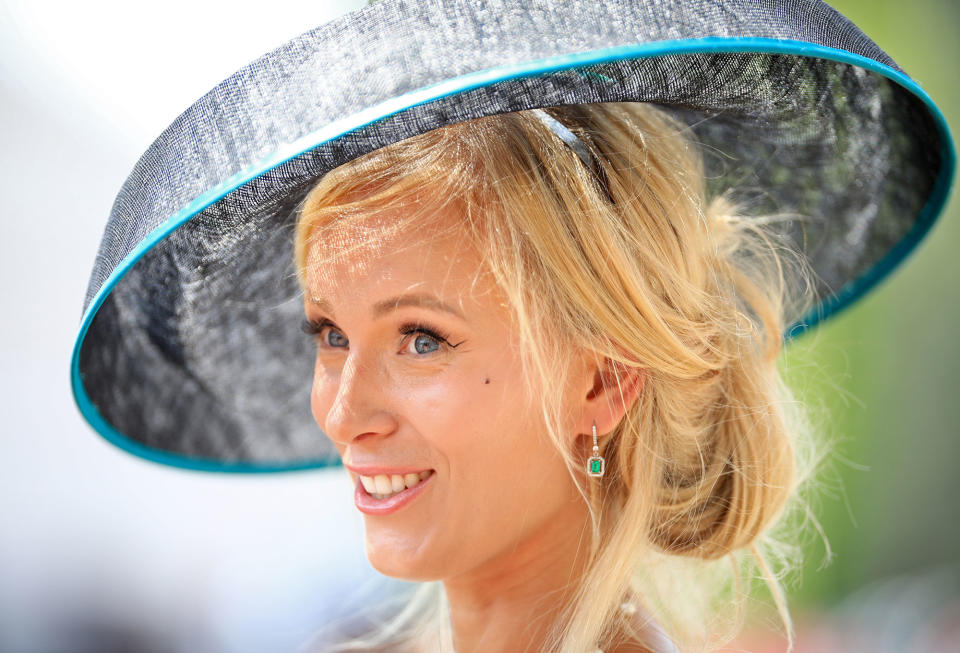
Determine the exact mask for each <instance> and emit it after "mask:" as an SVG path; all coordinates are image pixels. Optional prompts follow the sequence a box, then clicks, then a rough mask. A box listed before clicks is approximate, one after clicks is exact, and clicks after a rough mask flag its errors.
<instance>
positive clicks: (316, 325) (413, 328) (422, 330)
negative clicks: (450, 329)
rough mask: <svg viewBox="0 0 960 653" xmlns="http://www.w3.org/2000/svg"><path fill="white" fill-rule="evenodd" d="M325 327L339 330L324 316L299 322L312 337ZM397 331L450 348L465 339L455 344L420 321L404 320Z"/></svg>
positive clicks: (437, 330)
mask: <svg viewBox="0 0 960 653" xmlns="http://www.w3.org/2000/svg"><path fill="white" fill-rule="evenodd" d="M327 327H330V328H331V329H335V330H336V331H338V332H339V331H340V329H339V328H338V327H337V325H336V324H334V323H333V322H331V321H330V320H328V319H326V318H323V319H320V320H316V321H315V320H310V319H308V318H304V320H303V321H302V322H301V323H300V330H301V331H303V332H304V333H305V334H307V335H308V336H313V337H314V338H316V337H318V336H319V335H320V334H321V333H322V332H323V330H324V329H326V328H327ZM398 331H399V332H400V333H401V334H403V335H404V336H408V335H412V334H422V335H425V336H427V337H429V338H432V339H434V340H436V341H437V343H439V344H440V345H441V346H446V347H450V348H451V349H456V348H457V347H459V346H460V345H462V344H463V343H464V342H465V341H460V342H458V343H457V344H453V343H451V342H450V340H449V337H450V336H449V334H447V333H444V332H443V331H441V330H440V329H437V328H435V327H431V326H428V325H426V324H423V323H422V322H405V323H404V324H402V325H400V327H399V329H398ZM341 337H343V338H344V340H347V339H346V337H345V336H342V332H341ZM347 342H349V340H347ZM323 345H325V346H329V347H330V348H331V349H342V347H336V346H331V345H329V343H327V342H324V343H323ZM432 353H436V351H433V352H426V353H425V354H424V355H426V354H432Z"/></svg>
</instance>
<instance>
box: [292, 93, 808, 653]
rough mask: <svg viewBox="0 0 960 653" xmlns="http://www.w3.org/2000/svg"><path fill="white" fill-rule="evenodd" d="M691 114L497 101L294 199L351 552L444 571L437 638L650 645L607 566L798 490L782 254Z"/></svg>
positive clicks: (723, 526)
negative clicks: (782, 360) (299, 202)
mask: <svg viewBox="0 0 960 653" xmlns="http://www.w3.org/2000/svg"><path fill="white" fill-rule="evenodd" d="M554 116H557V117H559V118H560V119H559V120H557V119H556V118H555V117H554ZM565 128H568V129H569V130H571V131H568V130H567V129H565ZM572 130H576V132H579V133H582V134H585V136H584V137H583V139H582V140H581V141H580V142H581V144H582V145H583V147H584V148H585V149H586V150H587V151H590V152H594V153H595V154H596V160H595V162H594V161H593V160H591V159H587V161H583V160H581V159H580V158H579V157H578V155H577V153H576V151H575V150H574V149H573V148H572V147H570V146H569V145H568V144H567V143H566V142H565V141H564V140H563V138H562V136H563V135H565V134H572V133H573V131H572ZM685 131H686V130H685V127H684V126H683V125H681V124H678V123H676V122H674V121H672V120H670V119H669V117H667V116H666V115H665V114H664V113H662V112H661V111H659V110H657V109H654V108H653V107H651V106H649V105H642V104H633V105H620V104H601V105H585V106H582V107H578V108H576V109H569V108H567V109H554V110H551V113H549V114H548V113H546V112H543V111H539V110H538V111H533V112H530V111H528V112H523V113H519V114H507V115H504V116H493V117H490V118H484V119H479V120H475V121H471V122H468V123H459V124H457V125H454V126H451V127H446V128H442V129H438V130H435V131H431V132H428V133H426V134H424V135H422V136H419V137H414V138H412V139H409V140H406V141H403V142H400V143H398V144H396V145H392V146H388V147H386V148H383V149H381V150H377V151H375V152H374V153H372V154H370V155H367V156H366V157H363V158H361V159H357V160H355V161H353V162H351V163H348V164H346V165H344V166H341V167H339V168H337V169H336V170H334V171H332V172H330V173H328V174H327V175H326V176H325V177H324V178H323V179H322V180H321V181H320V183H319V184H318V185H317V186H316V187H315V188H314V189H313V190H312V191H311V192H310V193H309V194H308V195H307V198H306V201H305V203H304V206H303V209H302V211H301V218H300V222H299V225H298V231H297V240H296V243H297V255H296V260H297V269H298V270H300V271H301V277H302V280H303V285H304V298H305V303H304V306H305V312H306V316H307V329H306V330H307V331H308V332H309V333H311V334H315V335H316V337H317V355H316V371H315V374H314V382H313V393H312V395H311V399H312V406H313V414H314V417H315V419H316V420H317V424H318V425H319V426H320V428H321V429H322V430H323V432H324V433H326V434H327V436H328V437H329V438H330V439H331V440H332V441H333V443H334V445H335V446H336V447H337V449H338V451H339V453H340V456H341V458H342V459H343V462H344V465H345V466H346V468H347V469H348V470H349V472H350V473H351V476H352V477H353V479H354V482H355V484H356V488H357V489H356V505H357V507H358V508H359V510H360V511H361V512H363V513H364V514H365V523H366V545H367V555H368V557H369V558H370V561H371V563H372V564H373V565H374V567H376V568H377V569H378V570H380V571H381V572H383V573H384V574H386V575H388V576H394V577H399V578H407V579H412V580H442V581H443V585H444V590H445V595H446V597H447V599H448V600H449V602H450V615H451V619H452V625H453V641H454V643H455V644H456V650H457V651H475V650H494V651H500V650H503V651H508V650H524V649H525V648H527V649H529V650H554V649H555V644H554V641H553V640H554V639H555V640H556V644H559V643H560V642H565V643H566V645H567V647H568V650H588V648H587V646H588V643H589V642H591V641H597V640H598V639H601V638H602V639H603V643H602V648H603V649H604V650H616V651H627V650H647V649H646V648H644V647H643V644H642V641H641V636H640V635H639V633H640V632H641V631H642V627H643V621H642V620H640V619H638V618H636V617H635V615H631V616H634V618H633V619H624V615H622V614H620V613H619V607H620V606H621V604H623V603H625V602H629V601H631V600H633V599H629V598H627V597H629V596H632V595H633V592H634V590H635V588H633V587H631V585H630V581H631V576H630V575H629V574H626V573H624V572H623V571H620V572H619V573H617V572H613V573H612V570H626V569H638V568H640V566H641V561H642V560H643V558H644V554H645V553H646V552H647V551H648V550H649V549H650V548H651V546H655V547H656V548H658V549H660V550H663V551H667V552H669V553H671V554H676V555H682V554H686V555H691V556H694V557H698V558H706V559H710V558H714V557H718V556H721V555H725V554H727V553H729V552H732V551H735V550H738V549H742V548H744V547H745V546H747V545H749V544H751V543H752V542H753V541H754V539H755V538H756V537H757V536H758V535H759V534H760V533H761V532H763V531H764V530H765V529H766V527H767V526H768V525H769V524H770V522H771V521H772V520H773V519H774V518H775V517H776V516H777V515H778V514H779V512H780V510H781V508H782V506H783V505H784V502H785V500H786V499H787V497H788V496H789V495H790V494H791V492H792V491H793V489H794V483H795V474H794V469H793V451H792V448H793V444H792V441H793V440H794V438H795V436H796V434H795V433H791V432H790V431H789V430H788V425H787V423H786V420H785V417H784V415H783V412H782V406H783V404H784V403H785V397H783V396H781V386H780V384H779V382H778V374H777V370H776V358H777V353H778V352H779V350H780V346H781V340H780V333H781V332H782V330H783V328H784V322H783V318H782V317H781V314H782V312H783V310H782V309H783V307H782V304H783V296H784V294H785V289H784V288H783V283H784V278H783V274H782V271H781V270H779V269H778V265H779V264H780V261H779V260H778V258H777V252H776V250H775V249H774V248H773V247H772V243H770V242H767V241H765V240H764V239H763V237H762V235H761V234H759V233H758V232H755V230H754V229H753V228H752V227H751V225H750V223H749V221H747V220H741V219H738V218H737V217H736V216H735V215H733V214H732V213H731V212H730V210H729V207H728V206H726V204H725V203H724V202H723V200H718V201H716V202H715V203H714V204H713V205H712V206H710V207H708V206H707V205H706V203H705V200H704V179H703V173H702V165H701V163H700V161H699V158H698V152H697V150H696V148H695V147H694V146H693V145H692V144H691V143H689V142H688V141H687V140H686V138H685V136H684V132H685ZM586 134H589V135H590V137H589V140H587V137H586ZM638 141H639V142H638ZM593 163H595V164H596V168H595V169H593V170H592V169H591V167H592V166H591V167H588V165H590V164H593ZM371 316H373V317H372V318H371ZM592 435H596V436H597V439H596V440H593V438H592V437H591V436H592ZM595 452H596V453H595ZM592 456H596V460H595V462H594V467H591V464H590V462H589V461H590V460H592ZM597 597H604V598H603V599H601V600H597ZM634 602H637V601H636V600H634ZM607 622H610V623H609V625H607ZM601 624H603V625H604V626H606V628H604V629H598V626H599V625H601ZM554 631H555V632H554ZM520 643H523V644H524V645H523V646H521V645H520ZM611 647H612V648H611ZM557 650H559V649H557Z"/></svg>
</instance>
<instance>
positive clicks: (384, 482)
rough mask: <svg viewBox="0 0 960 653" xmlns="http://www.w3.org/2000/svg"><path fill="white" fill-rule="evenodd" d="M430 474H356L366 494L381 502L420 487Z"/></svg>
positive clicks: (430, 471) (430, 470)
mask: <svg viewBox="0 0 960 653" xmlns="http://www.w3.org/2000/svg"><path fill="white" fill-rule="evenodd" d="M432 474H433V470H432V469H428V470H426V471H423V472H420V473H410V474H377V475H376V476H363V475H360V474H358V476H359V477H360V483H361V484H362V485H363V489H364V490H366V491H367V494H369V495H370V496H372V497H373V498H374V499H379V500H383V499H389V498H390V497H392V496H394V495H395V494H399V493H400V492H403V491H404V490H409V489H410V488H413V487H416V486H417V485H420V483H422V482H423V481H425V480H427V479H428V478H429V477H430V476H431V475H432Z"/></svg>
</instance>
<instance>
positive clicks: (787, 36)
mask: <svg viewBox="0 0 960 653" xmlns="http://www.w3.org/2000/svg"><path fill="white" fill-rule="evenodd" d="M607 101H611V102H612V101H617V102H619V101H638V102H654V103H657V104H658V105H660V106H662V107H665V108H667V109H669V110H671V111H672V112H674V113H675V114H676V115H677V116H678V117H679V118H680V119H682V120H683V121H685V122H686V123H687V124H689V125H690V126H691V129H692V131H693V134H694V137H695V139H696V140H697V141H699V142H700V143H702V144H703V148H704V151H705V152H709V153H719V154H718V155H716V156H708V157H707V161H706V163H707V167H708V177H709V179H710V188H709V190H710V192H711V193H720V192H724V191H727V190H729V189H732V190H733V192H734V194H735V195H736V194H739V195H741V196H743V197H750V198H752V200H751V205H752V206H754V207H755V208H756V210H757V211H758V213H764V212H766V213H769V212H770V211H786V212H790V213H795V214H798V215H801V216H805V217H806V218H807V219H806V220H804V221H802V223H797V224H794V225H793V226H791V227H790V229H796V230H797V231H796V232H795V233H794V232H790V233H788V234H786V235H787V236H788V237H789V238H790V240H791V242H794V243H796V246H797V247H798V248H799V249H801V250H802V251H803V253H804V255H805V256H806V257H807V259H808V260H809V261H810V263H811V265H812V267H813V269H814V271H815V272H816V274H817V277H818V280H817V284H818V285H817V292H818V301H819V304H818V305H817V306H816V308H815V309H814V310H813V312H811V313H810V314H809V315H808V316H807V317H806V318H805V319H804V320H803V321H801V322H800V323H797V324H796V325H793V327H792V331H791V333H795V332H797V331H799V330H802V329H804V328H807V327H809V326H810V325H812V324H815V323H816V322H818V321H820V320H823V319H824V318H826V317H827V316H829V315H831V314H833V313H835V312H837V311H838V310H840V309H841V308H843V307H844V306H847V305H849V304H850V303H851V302H853V301H855V300H856V299H857V298H859V297H861V296H862V295H863V294H864V293H866V292H867V291H868V290H870V289H871V288H872V287H873V286H874V285H875V284H876V283H877V282H878V281H879V280H881V279H882V278H883V277H884V276H885V275H887V274H888V273H889V272H890V271H891V270H892V269H893V268H894V267H896V266H897V265H898V264H899V263H900V262H901V261H902V260H903V259H904V257H905V256H906V255H907V254H908V253H909V252H910V251H911V250H912V249H913V247H914V246H915V245H916V244H917V242H919V241H920V239H921V238H922V237H923V236H924V235H925V234H926V232H927V231H928V229H929V228H930V226H931V224H932V223H933V222H934V220H935V219H936V217H937V215H938V214H939V213H940V211H941V208H942V207H943V204H944V202H945V199H946V195H947V191H948V189H949V186H950V184H951V182H952V178H953V173H954V167H955V155H954V152H953V146H952V143H951V140H950V135H949V132H948V129H947V126H946V124H945V123H944V120H943V117H942V115H941V114H940V112H939V111H938V110H937V108H936V106H935V105H934V104H933V102H932V101H931V100H930V99H929V98H928V97H927V95H926V94H925V93H924V92H923V90H921V88H920V87H919V86H918V85H917V84H916V83H915V82H913V81H912V80H911V79H910V78H909V77H908V76H907V75H906V74H905V73H903V72H902V71H901V70H900V68H898V67H897V65H896V64H895V63H894V62H893V61H892V60H891V59H890V57H888V56H887V55H886V54H885V53H884V52H883V51H882V50H880V49H879V48H878V47H877V46H876V45H875V44H874V43H873V42H872V41H871V40H870V39H869V38H867V37H866V36H865V35H864V34H863V33H862V32H860V31H859V30H858V29H857V28H856V27H855V26H854V25H853V24H852V23H851V22H849V21H848V20H847V19H846V18H844V17H843V16H841V15H840V14H838V13H837V12H836V11H834V10H833V9H831V8H830V7H828V6H827V5H826V4H823V3H822V2H819V1H817V0H793V1H788V0H723V1H721V0H523V1H522V2H519V1H510V0H488V1H484V0H383V1H382V2H378V3H376V4H373V5H371V6H368V7H366V8H364V9H362V10H359V11H357V12H354V13H352V14H350V15H347V16H345V17H343V18H341V19H339V20H336V21H334V22H332V23H328V24H326V25H324V26H322V27H320V28H317V29H315V30H313V31H310V32H307V33H306V34H304V35H302V36H300V37H298V38H296V39H294V40H292V41H290V42H289V43H287V44H286V45H284V46H282V47H280V48H278V49H277V50H275V51H273V52H271V53H269V54H267V55H265V56H263V57H261V58H260V59H257V60H256V61H254V62H253V63H251V64H249V65H248V66H246V67H244V68H243V69H241V70H239V71H238V72H236V73H235V74H233V75H232V76H230V77H229V78H228V79H226V80H225V81H223V82H222V83H220V84H219V85H217V86H216V87H215V88H214V89H213V90H211V91H210V92H209V93H207V94H206V95H205V96H204V97H202V98H201V99H200V100H199V101H198V102H197V103H196V104H194V105H193V106H191V107H190V108H189V109H187V110H186V111H185V112H184V113H183V115H181V116H180V117H179V118H178V119H177V120H176V121H175V122H174V123H173V124H172V125H171V126H170V127H169V128H168V129H167V130H166V131H164V132H163V134H161V135H160V137H159V138H158V139H157V140H156V142H154V143H153V145H151V146H150V148H149V149H148V150H147V152H146V153H145V154H144V155H143V157H142V158H141V159H140V160H139V162H138V163H137V165H136V167H135V168H134V170H133V172H132V173H131V174H130V177H129V178H128V179H127V181H126V183H125V184H124V186H123V188H122V189H121V191H120V193H119V195H118V197H117V200H116V203H115V204H114V207H113V211H112V213H111V215H110V219H109V222H108V224H107V227H106V231H105V233H104V236H103V241H102V244H101V246H100V250H99V253H98V254H97V258H96V261H95V263H94V269H93V273H92V275H91V279H90V285H89V289H88V290H87V296H86V303H85V309H84V314H83V318H82V323H81V326H80V331H79V335H78V337H77V341H76V345H75V348H74V352H73V359H72V371H71V373H72V383H73V390H74V394H75V397H76V400H77V403H78V405H79V407H80V410H81V412H82V413H83V415H84V416H85V418H86V419H87V420H88V421H89V422H90V424H91V425H92V426H93V427H94V428H95V429H96V430H97V431H99V432H100V433H101V434H102V435H103V436H104V437H106V438H107V439H108V440H110V441H111V442H113V443H115V444H117V445H119V446H121V447H123V448H124V449H126V450H128V451H130V452H132V453H134V454H137V455H140V456H143V457H145V458H148V459H151V460H154V461H158V462H162V463H167V464H171V465H176V466H180V467H187V468H193V469H205V470H219V471H278V470H289V469H302V468H308V467H321V466H324V465H329V464H334V463H336V461H337V456H336V452H335V451H334V450H333V449H332V447H331V446H330V444H329V442H328V441H327V439H326V438H325V437H324V436H323V434H322V433H321V432H320V430H319V429H318V427H317V425H316V424H315V423H314V421H313V419H312V417H311V415H310V411H309V392H310V381H311V368H312V364H313V352H312V348H313V346H314V345H313V343H312V342H311V341H310V339H309V338H306V337H304V335H303V334H302V333H300V331H299V324H300V320H301V311H302V308H301V304H300V300H299V289H298V287H297V284H296V278H295V274H294V270H293V264H292V255H291V251H292V250H291V243H292V230H293V226H294V223H295V219H296V215H295V213H296V211H295V209H296V207H297V205H298V203H299V202H300V201H301V200H302V199H303V197H304V195H305V193H306V192H307V191H308V189H309V188H310V187H311V185H312V184H313V183H315V182H316V180H317V179H318V178H320V177H321V176H322V175H323V174H324V173H326V172H327V171H329V170H331V169H332V168H334V167H336V166H338V165H340V164H343V163H345V162H347V161H350V160H351V159H354V158H356V157H358V156H360V155H362V154H364V153H366V152H370V151H372V150H374V149H377V148H380V147H383V146H385V145H388V144H390V143H394V142H396V141H399V140H402V139H405V138H408V137H410V136H414V135H416V134H420V133H423V132H426V131H428V130H431V129H434V128H436V127H440V126H442V125H447V124H451V123H455V122H458V121H463V120H468V119H471V118H477V117H480V116H487V115H491V114H497V113H503V112H509V111H517V110H523V109H532V108H537V107H550V106H557V105H567V104H579V103H587V102H607ZM786 335H790V334H789V333H788V334H786Z"/></svg>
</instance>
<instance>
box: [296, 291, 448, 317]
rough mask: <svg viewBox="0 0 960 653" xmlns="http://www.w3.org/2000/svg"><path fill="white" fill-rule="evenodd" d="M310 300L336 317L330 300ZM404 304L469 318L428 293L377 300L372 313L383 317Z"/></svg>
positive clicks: (313, 298)
mask: <svg viewBox="0 0 960 653" xmlns="http://www.w3.org/2000/svg"><path fill="white" fill-rule="evenodd" d="M307 301H309V302H310V303H311V304H313V305H314V306H317V307H318V308H320V309H321V310H323V311H326V312H327V313H329V314H330V317H333V318H336V315H334V312H333V307H332V306H331V305H330V302H328V301H327V300H325V299H323V298H322V297H308V298H307ZM402 306H417V307H419V308H429V309H432V310H434V311H438V312H442V313H450V314H451V315H455V316H456V317H459V318H460V319H461V320H463V321H464V322H466V321H467V318H466V317H464V315H463V313H461V312H460V311H458V310H457V309H456V308H454V307H453V306H451V305H450V304H447V303H446V302H444V301H442V300H440V299H439V298H438V297H435V296H433V295H430V294H427V293H413V294H410V295H397V296H396V297H391V298H390V299H384V300H382V301H379V302H377V303H376V304H374V305H373V310H372V311H371V315H372V316H373V318H374V319H377V318H379V317H383V316H384V315H386V314H387V313H390V312H391V311H394V310H396V309H398V308H400V307H402Z"/></svg>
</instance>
